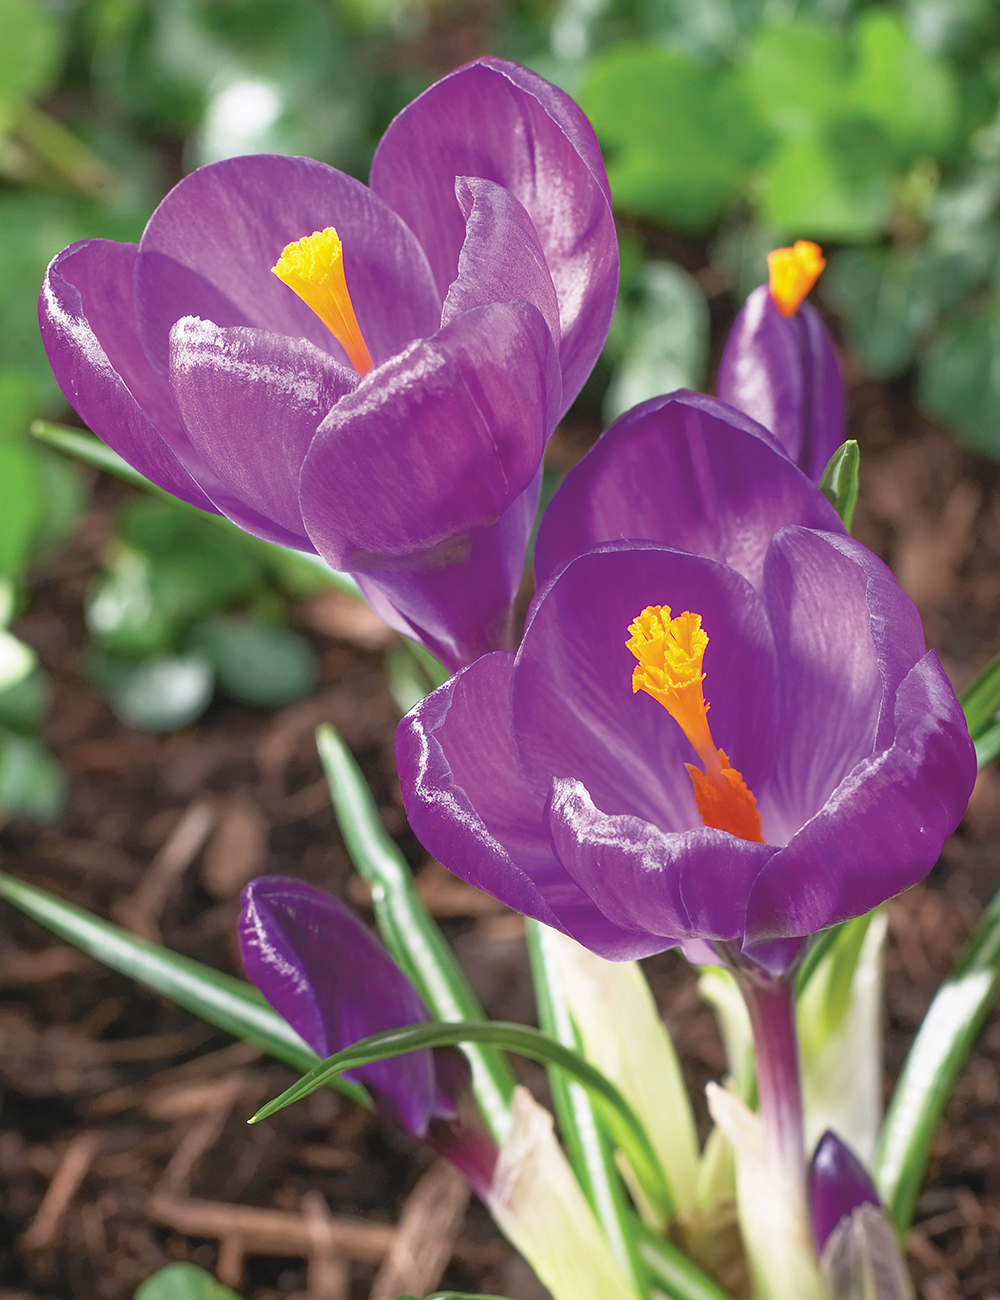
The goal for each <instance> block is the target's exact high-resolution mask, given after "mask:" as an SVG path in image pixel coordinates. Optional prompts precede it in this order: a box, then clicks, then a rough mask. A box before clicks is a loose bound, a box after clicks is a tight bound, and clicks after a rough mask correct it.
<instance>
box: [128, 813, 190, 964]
mask: <svg viewBox="0 0 1000 1300" xmlns="http://www.w3.org/2000/svg"><path fill="white" fill-rule="evenodd" d="M214 825H215V809H214V808H213V807H212V805H211V804H210V803H209V802H208V801H207V800H204V799H198V800H196V801H195V802H194V803H192V804H191V805H190V806H189V807H188V809H187V811H186V812H185V813H184V815H183V817H181V819H180V821H179V822H178V823H177V825H176V826H175V827H174V829H173V831H172V833H171V834H170V836H169V837H168V839H167V841H166V843H165V844H164V845H163V848H162V849H160V851H159V853H157V855H156V857H155V858H154V859H153V861H152V862H151V863H150V864H149V867H148V868H147V870H146V873H145V875H144V876H143V878H142V881H141V882H140V884H139V887H138V888H137V889H136V890H135V892H134V893H132V894H130V895H129V896H128V898H125V899H122V901H121V902H120V903H119V904H118V906H117V907H116V908H115V915H116V916H117V918H118V920H119V921H121V923H122V925H124V926H125V927H126V929H128V930H131V931H132V933H133V934H137V935H139V936H140V937H141V938H143V939H149V940H151V941H152V942H153V943H159V942H160V941H161V939H162V935H161V934H160V915H161V913H162V912H163V908H164V905H165V904H166V901H167V899H168V898H169V896H170V891H171V889H172V887H173V885H174V883H175V882H176V880H177V879H178V877H179V876H181V875H183V873H184V872H185V871H186V870H187V868H188V867H189V866H190V865H191V863H192V862H193V861H194V859H195V858H196V857H197V855H198V853H199V851H200V849H201V847H202V845H203V844H204V843H205V841H206V839H207V838H208V836H209V834H210V833H211V830H212V827H213V826H214Z"/></svg>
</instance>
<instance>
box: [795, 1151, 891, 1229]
mask: <svg viewBox="0 0 1000 1300" xmlns="http://www.w3.org/2000/svg"><path fill="white" fill-rule="evenodd" d="M809 1201H810V1208H811V1211H812V1226H813V1238H814V1240H815V1242H816V1252H817V1254H822V1253H823V1247H824V1246H825V1245H826V1243H827V1240H828V1238H829V1236H830V1234H831V1232H833V1230H834V1229H835V1228H836V1227H837V1225H838V1224H839V1223H840V1221H841V1219H843V1218H844V1217H845V1216H846V1215H848V1214H850V1213H851V1212H852V1211H853V1210H856V1209H857V1208H858V1206H859V1205H879V1206H880V1205H881V1201H880V1200H879V1198H878V1193H877V1192H876V1190H875V1186H874V1184H873V1183H872V1180H871V1178H870V1177H869V1175H868V1172H867V1171H866V1169H865V1167H864V1165H863V1164H862V1163H861V1161H860V1160H859V1159H858V1158H857V1156H856V1155H855V1154H854V1152H853V1151H852V1150H851V1148H850V1147H849V1146H848V1145H847V1143H846V1142H842V1141H841V1139H840V1138H839V1137H837V1135H836V1133H832V1132H831V1131H830V1130H829V1129H827V1131H826V1132H825V1133H824V1134H823V1136H822V1137H821V1138H820V1140H819V1142H818V1143H817V1145H816V1150H815V1152H814V1153H813V1158H812V1160H811V1162H810V1164H809Z"/></svg>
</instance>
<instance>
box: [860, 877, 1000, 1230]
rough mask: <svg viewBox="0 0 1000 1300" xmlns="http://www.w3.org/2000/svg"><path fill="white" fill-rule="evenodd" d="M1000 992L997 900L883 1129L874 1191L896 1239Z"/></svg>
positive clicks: (903, 1077) (943, 996)
mask: <svg viewBox="0 0 1000 1300" xmlns="http://www.w3.org/2000/svg"><path fill="white" fill-rule="evenodd" d="M998 985H1000V893H998V894H996V895H994V897H993V899H992V900H991V902H990V903H989V905H988V907H987V908H986V910H985V911H984V912H983V914H982V916H981V917H980V918H979V922H978V924H977V925H976V928H975V929H974V930H973V932H972V935H971V936H970V938H969V941H968V942H967V943H966V945H965V948H964V949H963V951H962V954H961V956H960V957H959V959H958V961H957V962H956V963H955V966H954V967H953V969H952V971H951V974H950V975H949V976H948V978H947V979H946V980H945V982H944V984H942V985H941V987H940V989H938V992H937V994H936V996H935V998H934V1001H933V1002H932V1003H931V1005H930V1009H929V1010H928V1012H927V1015H926V1016H925V1017H924V1020H923V1023H922V1024H921V1026H920V1029H919V1030H918V1031H917V1036H916V1039H915V1040H914V1043H913V1046H912V1047H911V1048H910V1051H909V1054H908V1055H907V1058H906V1061H905V1063H904V1065H903V1069H902V1072H901V1074H900V1076H899V1081H898V1083H897V1084H896V1088H895V1091H894V1092H893V1094H892V1100H891V1101H890V1103H889V1108H888V1110H887V1112H886V1116H885V1119H884V1121H883V1123H882V1129H881V1132H880V1134H879V1141H878V1147H877V1149H876V1151H875V1157H874V1161H873V1165H872V1174H873V1177H874V1179H875V1185H876V1187H877V1188H878V1190H879V1194H880V1196H881V1197H882V1201H883V1204H884V1205H885V1207H886V1209H887V1210H888V1212H889V1215H890V1217H891V1218H892V1221H893V1222H894V1223H895V1225H896V1229H897V1231H898V1232H899V1233H900V1234H903V1233H905V1232H906V1230H907V1229H908V1228H909V1226H910V1222H911V1220H912V1218H913V1210H914V1207H915V1205H916V1203H917V1196H918V1194H919V1191H920V1184H921V1182H922V1180H923V1176H924V1169H925V1167H926V1164H927V1155H928V1152H929V1150H930V1145H931V1141H932V1140H933V1137H934V1130H935V1129H936V1127H937V1122H938V1120H939V1119H940V1117H941V1113H942V1111H943V1110H944V1108H945V1105H946V1104H947V1101H948V1098H949V1096H950V1094H951V1090H952V1088H953V1087H954V1085H955V1081H956V1080H957V1078H958V1076H959V1075H960V1074H961V1072H962V1070H963V1068H964V1066H965V1063H966V1060H967V1059H968V1056H969V1053H970V1052H971V1050H972V1048H973V1045H974V1044H975V1041H976V1039H977V1038H978V1037H979V1032H980V1030H981V1029H982V1027H983V1024H984V1023H985V1021H986V1017H987V1016H988V1015H989V1013H990V1010H991V1009H992V1007H993V1003H994V1000H995V998H996V994H997V987H998Z"/></svg>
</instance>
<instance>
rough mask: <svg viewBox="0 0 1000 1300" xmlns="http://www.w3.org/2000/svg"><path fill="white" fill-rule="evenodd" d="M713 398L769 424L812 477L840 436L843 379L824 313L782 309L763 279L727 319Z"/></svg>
mask: <svg viewBox="0 0 1000 1300" xmlns="http://www.w3.org/2000/svg"><path fill="white" fill-rule="evenodd" d="M719 397H720V398H721V399H722V400H723V401H724V402H728V403H730V405H732V406H735V407H737V408H738V409H739V410H741V411H745V412H746V414H747V415H749V416H751V417H752V418H753V419H754V420H757V421H758V422H759V423H760V424H762V425H764V427H765V428H766V429H770V430H771V432H772V433H773V434H775V436H776V437H777V438H778V440H779V442H780V443H781V445H782V447H783V448H784V449H785V452H786V453H787V455H788V456H789V457H790V458H791V459H792V460H793V461H795V463H796V464H797V465H798V466H799V467H800V468H801V469H802V470H803V472H804V473H805V474H807V475H808V476H809V478H811V479H812V481H813V482H814V483H817V482H819V479H820V477H821V476H822V474H823V471H824V469H826V465H827V461H829V459H830V457H831V456H832V455H833V453H834V452H835V451H836V450H837V448H838V447H839V446H840V444H841V443H842V442H843V440H844V385H843V381H842V379H841V377H840V367H839V365H838V364H837V355H836V353H835V351H834V349H833V344H832V342H831V341H830V335H829V333H828V332H827V328H826V326H825V325H824V324H823V319H822V317H821V316H820V314H819V312H817V311H816V309H815V307H813V306H812V305H811V304H810V303H808V302H803V303H802V305H801V306H800V307H799V309H798V311H797V312H796V314H795V315H794V316H784V315H782V313H781V312H780V311H779V310H778V308H777V307H776V306H775V304H774V301H773V300H772V298H771V294H770V291H769V290H768V287H767V285H763V284H762V285H761V286H760V288H758V289H755V290H754V291H753V293H752V294H751V295H750V297H749V298H748V299H747V301H746V303H745V305H744V307H743V310H742V311H741V312H740V314H739V315H738V316H737V318H736V321H735V323H734V324H733V328H732V330H731V331H730V334H729V341H728V342H727V344H726V350H725V352H724V353H723V356H722V364H721V365H720V367H719Z"/></svg>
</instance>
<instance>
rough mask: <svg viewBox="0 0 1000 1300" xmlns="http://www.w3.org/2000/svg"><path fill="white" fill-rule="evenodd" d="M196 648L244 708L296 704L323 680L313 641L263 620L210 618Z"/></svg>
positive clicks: (201, 628)
mask: <svg viewBox="0 0 1000 1300" xmlns="http://www.w3.org/2000/svg"><path fill="white" fill-rule="evenodd" d="M190 644H191V647H192V649H195V650H198V651H199V652H200V653H202V654H203V655H205V656H206V657H207V658H208V660H209V661H210V662H211V664H212V665H213V667H214V668H215V672H216V676H217V678H218V682H219V686H220V687H221V688H222V689H223V690H224V691H225V692H226V693H227V694H228V695H231V696H233V698H234V699H237V700H241V701H242V702H243V703H244V704H256V705H259V706H261V707H262V708H277V707H278V706H279V705H282V704H291V703H292V701H293V700H300V699H302V697H303V696H305V695H308V694H309V692H310V691H312V690H313V689H314V688H315V686H316V683H317V681H318V679H319V670H318V666H317V663H316V656H315V654H314V653H313V649H312V647H311V646H310V645H309V643H308V641H306V640H304V639H303V638H302V637H301V636H299V635H298V633H297V632H293V631H291V630H290V629H289V628H285V627H275V626H274V625H273V624H270V623H262V622H259V621H258V620H257V619H251V618H245V617H239V616H236V615H230V616H226V617H221V618H213V619H209V620H208V621H207V622H205V623H202V624H201V625H200V626H199V627H197V628H196V629H195V631H194V633H193V634H192V637H191V642H190Z"/></svg>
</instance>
